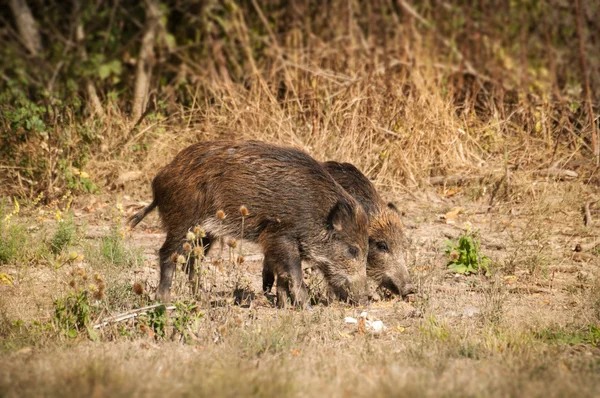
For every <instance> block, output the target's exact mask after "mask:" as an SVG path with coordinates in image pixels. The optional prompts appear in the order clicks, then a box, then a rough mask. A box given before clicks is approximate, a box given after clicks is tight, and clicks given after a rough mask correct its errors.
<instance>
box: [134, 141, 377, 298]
mask: <svg viewBox="0 0 600 398" xmlns="http://www.w3.org/2000/svg"><path fill="white" fill-rule="evenodd" d="M152 190H153V201H152V203H151V204H150V205H149V206H147V207H146V208H145V209H143V210H141V211H139V212H138V213H136V214H134V215H133V216H132V217H131V218H130V224H131V227H132V228H133V227H135V225H137V224H138V223H139V222H140V221H141V220H142V219H143V218H144V217H145V216H146V214H148V213H149V212H150V211H152V210H153V209H154V208H155V207H158V210H159V213H160V217H161V220H162V223H163V227H164V229H165V230H166V232H167V237H166V240H165V242H164V244H163V245H162V247H161V249H160V251H159V257H160V270H161V275H160V284H159V289H158V297H159V298H160V299H161V300H163V301H168V300H169V294H170V287H171V283H172V278H173V272H174V270H175V267H176V264H175V263H174V262H173V261H172V260H171V258H172V255H173V253H178V252H180V251H181V248H182V245H183V243H184V241H185V239H186V234H187V233H188V232H189V231H190V230H191V229H193V228H194V227H195V226H199V227H200V228H202V229H203V230H204V231H205V235H206V237H205V238H203V242H202V243H203V244H204V245H205V247H207V248H209V247H210V244H211V243H212V242H213V241H214V240H215V239H217V238H219V237H223V236H230V237H233V238H236V239H239V238H241V236H240V232H241V222H242V218H241V217H242V215H241V214H240V207H241V206H245V207H246V209H247V215H246V217H245V219H244V236H243V238H244V239H247V240H249V241H254V242H258V243H259V244H260V246H261V247H262V250H263V253H264V257H265V259H264V263H265V266H266V267H268V268H269V269H272V270H274V271H275V273H276V274H277V303H278V306H280V307H282V306H285V305H286V304H287V302H288V297H289V296H290V295H291V298H292V303H293V304H294V305H300V306H304V305H306V304H307V301H308V295H307V292H306V287H305V286H304V284H303V280H302V267H301V262H302V261H308V262H311V263H313V264H315V266H316V267H317V268H318V269H320V270H321V271H322V272H323V274H324V275H325V277H326V278H327V280H328V282H329V284H330V286H331V287H332V289H333V290H334V291H335V292H336V294H337V295H338V296H339V297H341V298H342V299H348V300H350V301H355V302H357V301H360V300H361V299H362V298H364V297H365V294H366V262H367V252H368V245H369V243H368V228H369V224H368V217H367V215H366V213H365V211H364V210H363V207H362V206H361V205H360V204H359V203H358V202H357V201H356V200H355V199H354V198H353V197H352V196H351V195H350V194H348V193H347V192H346V191H345V190H344V189H343V188H342V187H341V186H340V185H339V184H338V183H336V182H335V180H334V179H333V178H332V177H331V175H330V174H329V173H328V172H327V171H326V170H325V169H324V168H323V167H322V165H321V164H319V163H318V162H317V161H316V160H314V159H313V158H312V157H310V156H309V155H308V154H306V153H305V152H302V151H300V150H297V149H292V148H285V147H280V146H275V145H270V144H267V143H264V142H259V141H242V142H233V141H213V142H202V143H198V144H194V145H191V146H189V147H187V148H185V149H184V150H182V151H181V152H179V154H178V155H176V156H175V158H174V159H173V161H172V162H171V163H169V164H168V165H166V166H165V167H164V168H163V169H162V170H160V171H159V172H158V174H157V175H156V177H155V178H154V180H153V182H152ZM218 213H219V214H218Z"/></svg>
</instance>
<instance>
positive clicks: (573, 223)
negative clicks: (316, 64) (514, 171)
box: [0, 178, 600, 397]
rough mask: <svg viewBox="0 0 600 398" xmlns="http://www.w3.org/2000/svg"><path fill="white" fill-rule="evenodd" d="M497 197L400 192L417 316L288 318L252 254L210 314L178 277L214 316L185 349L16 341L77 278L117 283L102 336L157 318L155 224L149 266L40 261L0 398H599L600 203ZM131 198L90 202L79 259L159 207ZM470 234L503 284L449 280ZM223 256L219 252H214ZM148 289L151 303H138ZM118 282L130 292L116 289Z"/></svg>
mask: <svg viewBox="0 0 600 398" xmlns="http://www.w3.org/2000/svg"><path fill="white" fill-rule="evenodd" d="M486 189H487V188H486V187H485V185H474V186H470V187H464V188H457V187H454V188H452V187H445V188H444V187H439V188H434V189H424V190H422V191H416V192H417V193H413V192H408V191H406V190H403V189H395V190H389V191H387V192H385V191H384V193H385V195H384V196H386V198H387V199H389V200H392V201H394V202H395V203H396V204H397V205H398V207H399V208H400V209H401V210H402V212H403V214H404V217H403V220H404V223H405V226H406V233H407V235H408V236H409V238H410V240H411V249H410V253H409V258H410V262H409V263H410V272H411V275H412V278H413V282H414V283H415V284H416V285H417V286H418V293H417V294H416V295H414V296H413V297H411V298H410V299H409V300H408V301H403V300H401V299H399V298H393V297H387V296H386V295H385V294H384V293H385V292H380V293H381V300H379V301H373V302H371V303H370V304H369V305H367V306H366V307H360V308H359V307H351V306H347V305H345V304H342V303H330V304H329V305H326V304H316V305H314V306H313V308H312V309H310V310H304V311H301V310H297V309H286V310H280V309H276V308H275V306H274V304H273V297H271V296H267V297H265V296H264V295H263V294H262V293H261V259H262V257H261V254H260V252H259V251H258V250H257V247H256V246H254V245H252V244H249V243H244V246H243V254H244V257H245V262H244V263H243V264H241V265H238V266H237V267H236V269H235V271H234V272H235V275H234V276H233V277H232V276H231V275H229V276H226V275H224V274H225V273H227V272H229V271H227V270H224V269H221V268H219V267H218V266H214V267H213V268H210V270H209V271H207V272H209V273H212V274H211V275H212V276H213V277H214V278H217V280H218V279H219V278H222V279H221V280H223V281H225V280H229V281H230V280H231V278H235V286H237V287H238V288H239V287H240V286H242V287H243V289H241V290H243V292H242V296H243V297H242V298H241V300H238V301H236V299H235V297H234V295H233V294H232V292H233V290H234V289H235V286H233V285H230V284H229V285H228V284H227V283H223V284H222V285H220V286H218V288H217V286H215V288H214V289H213V290H211V295H210V299H209V300H204V299H202V298H199V297H198V296H196V297H192V295H191V293H190V289H189V286H188V285H187V283H186V280H185V278H184V276H183V273H182V272H178V274H177V277H176V281H175V283H174V289H173V291H174V296H175V298H174V301H177V300H180V301H184V302H186V303H188V304H189V303H190V302H191V303H196V304H197V305H198V307H199V308H198V310H197V311H200V312H201V314H202V317H200V318H199V320H197V321H196V322H195V323H194V324H191V326H189V327H188V329H187V330H188V332H189V333H188V334H186V336H187V337H189V338H186V339H182V338H181V337H177V338H176V337H175V335H176V333H175V332H173V334H172V336H173V337H171V338H169V336H168V334H167V336H166V337H165V338H161V337H160V336H157V335H156V334H154V333H152V332H148V333H145V332H144V330H145V329H144V328H143V327H142V328H141V332H140V328H139V325H138V327H137V329H136V320H135V318H132V319H129V320H126V321H123V322H117V323H114V324H111V325H108V326H106V327H103V328H99V329H98V331H99V333H100V334H99V336H98V338H97V339H96V341H91V340H90V339H89V338H87V337H86V336H82V335H80V336H79V337H77V338H68V337H65V336H61V335H60V333H58V332H56V330H54V329H53V330H54V331H53V330H49V331H44V332H40V331H39V330H38V331H37V332H34V331H33V330H34V329H33V328H25V327H24V326H22V327H21V328H20V329H19V328H16V329H15V327H14V325H15V324H17V323H19V322H20V324H21V325H28V324H30V323H31V322H33V321H35V322H38V323H43V322H48V321H52V319H53V316H54V308H55V304H54V299H56V298H57V297H60V296H61V295H64V294H66V292H68V291H69V289H70V287H69V286H68V281H69V278H70V276H71V275H73V270H74V269H78V268H83V269H85V270H86V272H88V273H89V274H90V275H92V274H93V273H95V272H98V273H100V274H101V275H102V277H103V278H104V279H105V281H106V284H107V286H108V287H107V293H106V296H107V297H106V298H105V301H106V304H105V305H103V306H102V308H103V310H102V311H100V312H96V313H95V314H94V318H93V319H92V322H93V323H94V324H96V323H100V322H102V321H103V320H106V319H109V318H110V317H111V316H114V315H116V314H118V313H121V312H128V311H131V310H133V309H135V308H139V307H140V306H143V305H145V304H151V299H152V298H153V296H154V291H155V289H156V286H157V284H158V279H159V268H158V259H157V250H158V249H159V247H160V245H161V244H162V240H163V239H164V235H163V233H162V232H161V231H160V225H159V222H158V217H157V215H156V214H152V215H150V216H148V217H147V218H146V219H145V220H144V221H143V222H142V223H141V224H140V225H139V226H138V227H137V228H136V229H134V230H132V231H128V232H126V233H125V237H124V244H125V246H126V247H127V250H132V251H134V252H135V253H137V254H136V256H135V258H136V259H137V260H136V261H132V262H131V263H130V264H128V265H126V266H120V267H117V266H114V265H110V264H107V263H106V262H100V261H96V260H95V258H94V256H93V255H92V254H88V255H86V256H85V258H84V259H82V260H81V261H79V262H75V263H73V264H71V263H68V264H67V265H65V266H64V267H60V268H58V269H57V268H56V267H52V266H51V265H49V264H47V262H44V261H41V260H40V261H39V262H38V263H35V262H31V261H30V262H29V263H27V264H19V263H15V264H10V263H9V264H5V265H0V272H2V273H5V274H8V275H10V276H11V278H12V283H11V284H1V285H0V310H1V313H2V317H0V322H4V323H5V325H4V330H9V331H8V332H5V333H4V337H5V341H4V343H3V344H2V348H3V349H2V351H0V356H1V357H2V362H3V364H4V365H3V366H1V367H0V396H39V395H48V396H53V395H65V394H66V395H72V396H95V397H100V396H120V395H127V396H155V395H156V396H158V395H164V394H169V395H182V396H186V395H201V396H204V395H215V394H216V395H219V396H221V395H222V396H233V395H236V396H237V395H240V394H243V395H251V396H271V395H284V396H305V395H309V394H311V395H312V394H326V395H331V396H355V395H356V396H367V395H369V396H415V395H416V396H440V395H444V396H542V395H543V396H598V395H599V394H600V376H599V375H600V347H599V345H600V330H599V329H598V327H600V323H599V319H600V282H599V279H598V276H599V272H600V268H599V266H600V255H599V252H598V249H597V248H596V243H600V242H599V237H600V228H599V224H598V222H596V221H593V223H592V224H591V225H588V226H585V225H584V223H583V216H582V208H583V206H584V205H585V204H586V203H588V202H589V201H590V199H591V198H592V199H593V198H594V196H593V195H595V194H597V192H594V190H593V189H592V188H590V187H589V186H587V185H584V184H581V183H580V182H566V181H558V180H550V179H548V178H539V179H537V180H535V179H534V180H533V181H529V182H528V183H523V184H522V185H519V184H516V183H515V184H514V185H513V186H512V187H511V190H510V192H505V193H504V195H505V197H501V198H497V199H496V200H494V201H492V202H491V207H490V196H489V194H487V195H486V194H485V190H486ZM132 196H133V197H132ZM132 196H129V195H128V194H127V192H125V193H123V192H118V193H115V194H114V195H110V196H108V195H107V196H104V197H102V199H100V197H93V196H89V197H80V198H77V199H76V200H75V202H74V203H73V206H72V210H73V213H74V220H75V224H77V225H78V226H79V228H78V231H79V233H80V238H79V239H78V240H77V241H76V242H74V244H73V248H74V250H76V251H77V250H79V251H84V252H85V250H86V249H85V247H88V246H89V245H92V246H93V244H94V242H98V241H101V240H102V239H103V237H106V236H107V235H109V234H110V231H111V226H112V225H117V224H118V225H122V224H123V221H124V217H125V216H126V215H128V214H131V213H132V212H133V211H134V209H135V208H136V206H139V205H140V204H143V202H141V201H143V200H148V199H149V198H147V197H144V195H142V194H135V195H132ZM117 204H120V205H121V206H122V209H123V210H122V214H121V213H119V212H118V211H115V208H117ZM119 208H121V207H120V206H119ZM591 212H592V219H595V220H598V219H600V214H599V212H598V211H597V210H594V209H593V208H592V210H591ZM42 218H43V217H42ZM19 222H24V223H26V224H27V225H28V227H29V228H30V232H31V234H32V236H39V235H41V234H47V235H50V234H51V233H52V231H53V228H55V226H54V225H55V224H56V223H55V222H53V221H52V220H48V219H46V220H43V221H40V215H39V211H38V210H29V212H27V211H24V212H23V214H22V215H21V216H20V219H19ZM466 223H470V225H469V224H466ZM44 225H45V226H44ZM465 228H472V229H477V230H479V235H480V237H481V251H482V253H483V254H485V255H487V256H488V257H489V258H490V259H491V260H492V265H491V267H490V273H489V275H488V276H486V275H483V274H479V275H461V274H455V273H454V272H451V271H449V270H448V269H447V262H448V257H447V254H446V253H445V247H446V243H445V242H446V241H447V240H451V241H454V242H456V240H457V239H458V237H459V236H461V235H462V234H464V232H465ZM40 239H43V237H41V236H40ZM82 248H83V249H82ZM228 250H229V249H228V248H227V247H225V248H224V249H223V252H222V254H221V255H222V256H223V257H225V258H227V256H228ZM235 250H236V251H235V253H236V254H237V253H238V248H236V249H235ZM220 252H221V251H220V250H219V248H218V247H215V248H214V249H213V250H212V252H211V255H212V256H213V257H215V258H216V257H218V256H219V253H220ZM88 253H93V252H92V251H90V250H88ZM209 263H210V261H209ZM221 274H223V275H221ZM227 278H229V279H227ZM136 282H137V283H139V284H140V285H142V287H143V289H144V292H145V293H144V296H141V297H147V299H145V301H142V300H141V299H140V298H136V296H135V294H132V293H131V288H130V286H132V284H134V283H136ZM117 285H119V286H125V287H126V288H124V290H122V292H126V293H115V290H111V288H112V287H113V286H117ZM215 285H216V284H215ZM226 286H231V288H230V289H229V291H228V290H227V288H226ZM127 287H129V288H127ZM201 290H202V289H201ZM209 290H210V289H209ZM238 290H239V289H238ZM146 295H147V296H146ZM240 301H241V302H240ZM176 311H179V310H174V311H173V312H171V315H170V317H171V318H169V319H175V318H173V317H174V316H175V315H174V314H175V313H176ZM363 311H366V312H367V314H368V318H367V320H369V321H373V320H381V321H382V322H383V325H385V329H384V330H383V331H382V332H381V333H374V332H371V331H370V329H368V328H367V329H364V330H363V329H361V327H360V326H357V324H354V323H348V322H346V321H345V318H346V317H352V318H359V314H361V313H362V312H363ZM9 324H10V325H13V326H11V328H9V327H8V326H7V325H9ZM17 329H19V330H20V331H17ZM49 329H52V328H49ZM128 330H129V331H128ZM131 330H134V331H135V332H130V331H131ZM36 333H37V334H36Z"/></svg>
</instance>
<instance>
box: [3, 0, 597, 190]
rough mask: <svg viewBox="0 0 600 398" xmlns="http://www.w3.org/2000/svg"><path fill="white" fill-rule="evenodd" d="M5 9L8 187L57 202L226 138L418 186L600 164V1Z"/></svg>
mask: <svg viewBox="0 0 600 398" xmlns="http://www.w3.org/2000/svg"><path fill="white" fill-rule="evenodd" d="M9 5H10V7H3V8H2V9H1V10H0V21H1V22H2V25H1V27H0V41H1V42H2V46H1V48H0V52H1V53H0V77H1V79H0V132H1V136H0V140H1V141H0V143H1V145H0V147H1V150H0V159H1V162H2V166H1V167H2V169H1V170H2V174H1V180H2V187H3V191H5V192H4V193H18V194H20V195H25V196H35V195H36V194H38V193H39V192H44V193H45V194H46V198H47V199H46V200H49V199H48V198H53V197H56V196H58V195H60V194H61V193H62V191H64V189H65V188H70V189H75V190H82V191H94V190H96V189H97V187H98V186H105V185H109V184H111V183H113V182H114V180H115V179H116V178H118V175H119V174H120V173H121V172H123V170H136V171H142V172H144V175H145V176H146V178H151V174H152V171H154V170H155V169H156V166H157V164H163V163H165V162H166V161H167V160H168V159H169V158H170V157H171V156H172V154H173V153H174V152H176V151H177V150H179V149H181V148H182V147H183V146H185V145H186V144H189V143H191V142H195V141H198V140H201V139H211V138H216V137H230V138H234V137H235V138H259V139H268V140H275V141H278V142H281V143H285V144H290V145H296V146H300V147H303V148H305V149H307V150H309V151H310V152H311V153H313V154H314V155H315V156H317V157H323V158H335V159H342V160H352V161H353V162H355V163H357V164H358V165H359V166H360V167H362V168H363V169H364V170H365V171H367V172H368V173H369V174H370V175H371V176H372V177H379V178H381V179H383V180H387V182H388V183H390V184H391V183H392V181H393V182H394V183H396V184H397V183H401V184H408V185H415V184H421V183H422V182H423V181H424V179H426V178H427V177H429V176H438V175H446V174H452V173H456V172H466V171H469V172H477V171H482V170H485V169H489V167H490V164H494V163H498V162H499V163H500V164H501V165H507V164H508V165H510V166H511V167H521V168H526V169H527V168H534V169H537V168H548V167H551V166H559V165H560V166H562V165H564V164H565V163H566V162H567V161H573V160H574V159H575V160H577V159H583V162H579V163H578V165H579V166H580V165H582V164H587V165H594V157H595V156H597V148H598V145H597V140H596V138H595V137H596V136H597V130H598V118H597V115H598V108H599V104H598V100H597V93H598V92H599V85H600V81H599V79H598V78H597V76H599V75H600V73H599V72H600V55H599V52H598V51H597V49H598V48H599V47H598V46H599V45H600V35H599V32H600V26H599V25H600V22H599V21H598V18H596V16H597V15H598V12H599V11H600V10H599V7H600V4H598V3H597V2H593V1H582V0H578V1H575V2H570V1H563V0H540V1H538V0H528V1H453V2H447V1H415V2H409V1H406V0H376V1H371V0H369V1H359V0H352V1H346V0H330V1H319V2H316V1H306V0H294V1H282V0H265V1H257V0H252V1H233V0H222V1H213V0H204V1H184V0H179V1H158V0H147V1H145V2H121V1H110V0H99V1H94V2H87V1H38V0H11V1H10V2H9ZM27 14H29V15H30V17H31V18H32V20H30V23H29V24H28V23H27V18H23V15H25V16H27ZM17 15H18V16H20V17H19V18H17V17H16V16H17ZM23 20H25V22H23ZM592 120H594V122H593V123H592ZM340 143H342V145H340ZM557 162H558V163H557ZM482 168H483V169H482ZM84 169H85V172H84V174H83V177H82V175H81V170H84ZM90 171H91V173H89V172H90ZM90 176H91V177H90Z"/></svg>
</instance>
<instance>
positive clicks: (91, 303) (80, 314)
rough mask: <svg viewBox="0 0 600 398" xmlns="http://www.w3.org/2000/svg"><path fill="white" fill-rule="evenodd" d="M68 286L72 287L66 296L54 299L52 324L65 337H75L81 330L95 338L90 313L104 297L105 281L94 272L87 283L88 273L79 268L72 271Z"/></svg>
mask: <svg viewBox="0 0 600 398" xmlns="http://www.w3.org/2000/svg"><path fill="white" fill-rule="evenodd" d="M71 275H72V277H73V278H72V279H71V281H70V282H69V286H71V288H72V289H73V290H72V291H71V292H69V293H68V294H67V295H66V296H64V297H62V298H58V299H56V300H54V319H53V320H54V324H55V325H56V327H57V328H58V330H59V331H60V332H61V333H62V334H64V335H65V336H67V337H70V338H75V337H77V336H79V334H80V333H81V332H86V333H87V336H88V337H89V338H90V339H92V340H96V339H97V338H98V336H97V334H96V332H95V331H94V329H93V328H92V325H91V321H92V315H93V314H94V313H95V312H97V311H99V310H100V306H99V305H98V302H99V301H100V300H103V299H104V291H105V289H106V283H105V282H104V279H103V278H102V277H101V276H100V275H99V274H94V277H93V283H90V284H88V285H86V284H87V282H88V279H89V277H88V275H87V274H86V273H85V271H84V270H83V269H81V268H78V269H75V270H74V271H73V272H72V273H71Z"/></svg>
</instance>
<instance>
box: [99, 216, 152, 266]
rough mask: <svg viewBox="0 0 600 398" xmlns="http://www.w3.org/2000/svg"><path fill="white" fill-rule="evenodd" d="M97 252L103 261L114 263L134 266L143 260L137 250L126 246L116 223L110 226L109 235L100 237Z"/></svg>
mask: <svg viewBox="0 0 600 398" xmlns="http://www.w3.org/2000/svg"><path fill="white" fill-rule="evenodd" d="M99 252H100V255H101V257H102V258H103V259H104V260H105V261H107V262H109V263H112V264H116V265H126V266H134V265H136V264H139V263H141V262H142V261H143V255H142V253H141V252H140V251H139V250H138V251H135V250H131V249H129V248H128V247H126V245H125V242H124V239H123V231H122V230H121V228H120V227H119V225H117V224H115V225H114V226H113V227H112V229H111V233H110V235H108V236H105V237H103V238H102V241H101V243H100V248H99Z"/></svg>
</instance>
